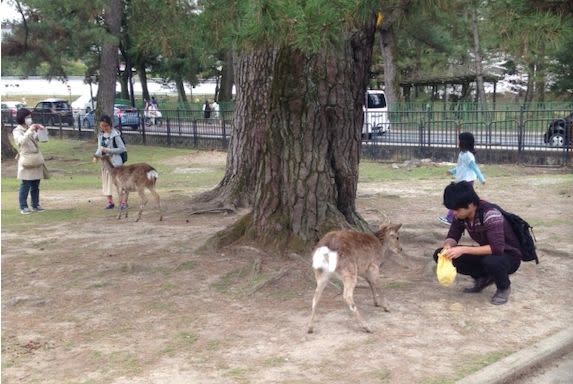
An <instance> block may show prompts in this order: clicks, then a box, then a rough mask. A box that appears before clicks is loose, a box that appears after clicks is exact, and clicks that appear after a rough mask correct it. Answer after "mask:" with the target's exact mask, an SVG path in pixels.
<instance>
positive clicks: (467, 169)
mask: <svg viewBox="0 0 573 384" xmlns="http://www.w3.org/2000/svg"><path fill="white" fill-rule="evenodd" d="M458 141H459V148H460V153H459V154H458V163H457V164H456V166H455V167H454V168H452V169H450V170H449V171H448V173H450V174H451V175H452V176H454V178H455V182H456V183H459V182H460V181H468V182H470V183H471V184H472V185H473V183H474V181H475V180H476V179H477V180H479V181H480V182H481V183H482V184H485V178H484V176H483V174H482V173H481V171H480V169H479V167H478V165H477V163H476V158H475V156H474V154H475V150H474V145H475V139H474V135H472V134H471V132H462V133H460V135H459V136H458ZM438 219H439V220H440V221H441V222H442V223H444V224H446V225H450V224H451V223H452V220H453V219H454V212H453V211H452V210H449V211H448V214H447V215H446V216H440V217H439V218H438Z"/></svg>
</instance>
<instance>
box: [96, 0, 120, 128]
mask: <svg viewBox="0 0 573 384" xmlns="http://www.w3.org/2000/svg"><path fill="white" fill-rule="evenodd" d="M122 14H123V3H122V0H109V1H108V4H107V6H106V9H105V21H104V23H105V25H106V27H107V31H108V32H109V34H110V35H111V36H110V37H109V38H108V40H107V41H106V42H105V43H104V44H103V46H102V52H101V60H100V75H99V86H98V92H97V109H96V116H97V117H98V118H99V116H100V115H101V114H104V113H105V114H107V115H109V116H112V115H113V102H114V99H115V82H116V76H117V68H118V53H117V52H118V49H119V33H120V28H121V17H122Z"/></svg>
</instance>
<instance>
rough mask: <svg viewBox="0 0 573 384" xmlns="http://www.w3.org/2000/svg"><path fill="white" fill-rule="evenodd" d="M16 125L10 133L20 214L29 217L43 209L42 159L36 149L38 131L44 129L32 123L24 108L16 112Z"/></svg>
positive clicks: (40, 153)
mask: <svg viewBox="0 0 573 384" xmlns="http://www.w3.org/2000/svg"><path fill="white" fill-rule="evenodd" d="M16 123H18V126H16V128H14V130H13V131H12V136H13V137H14V143H16V146H17V147H18V176H17V177H18V179H20V180H21V183H20V190H19V194H18V202H19V204H20V213H21V214H22V215H29V214H30V213H32V211H33V212H43V211H44V208H42V207H41V206H40V180H41V179H42V178H43V177H44V157H43V155H42V152H41V151H40V148H39V147H38V141H39V140H38V130H39V129H45V128H44V127H43V126H41V125H40V124H33V123H32V112H30V110H28V109H26V108H20V109H19V110H18V112H16ZM28 194H29V195H30V198H31V200H32V210H30V208H28Z"/></svg>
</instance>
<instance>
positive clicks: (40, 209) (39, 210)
mask: <svg viewBox="0 0 573 384" xmlns="http://www.w3.org/2000/svg"><path fill="white" fill-rule="evenodd" d="M32 211H34V212H45V211H46V210H45V209H44V208H42V207H40V206H39V205H38V206H37V207H36V208H34V207H32Z"/></svg>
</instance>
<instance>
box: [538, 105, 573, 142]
mask: <svg viewBox="0 0 573 384" xmlns="http://www.w3.org/2000/svg"><path fill="white" fill-rule="evenodd" d="M572 138H573V112H571V113H570V114H569V115H567V116H565V117H563V118H560V119H554V120H551V122H550V123H549V126H548V127H547V132H545V134H544V135H543V141H544V142H545V143H547V144H549V145H550V146H552V147H563V146H564V145H565V144H567V146H571V143H572V141H571V139H572Z"/></svg>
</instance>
